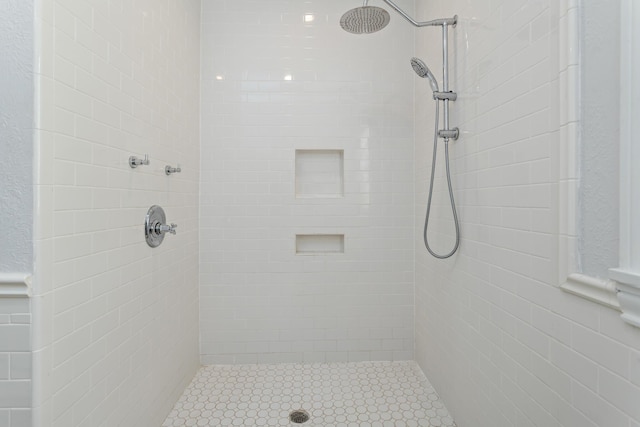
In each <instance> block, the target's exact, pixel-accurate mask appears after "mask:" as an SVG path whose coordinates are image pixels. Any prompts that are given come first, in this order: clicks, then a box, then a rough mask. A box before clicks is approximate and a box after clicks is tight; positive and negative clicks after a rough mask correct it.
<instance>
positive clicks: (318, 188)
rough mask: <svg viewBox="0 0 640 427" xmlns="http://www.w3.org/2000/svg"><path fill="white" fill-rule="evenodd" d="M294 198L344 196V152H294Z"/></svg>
mask: <svg viewBox="0 0 640 427" xmlns="http://www.w3.org/2000/svg"><path fill="white" fill-rule="evenodd" d="M295 174H296V178H295V179H296V197H299V198H315V197H317V198H336V197H343V196H344V150H296V172H295Z"/></svg>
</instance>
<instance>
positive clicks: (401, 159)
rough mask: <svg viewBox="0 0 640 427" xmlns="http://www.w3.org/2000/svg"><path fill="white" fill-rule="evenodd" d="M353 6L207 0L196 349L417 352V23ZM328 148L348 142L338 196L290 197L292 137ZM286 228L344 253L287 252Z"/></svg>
mask: <svg viewBox="0 0 640 427" xmlns="http://www.w3.org/2000/svg"><path fill="white" fill-rule="evenodd" d="M399 3H400V5H401V6H402V7H403V8H406V9H407V10H409V11H413V2H412V1H408V0H407V1H401V2H399ZM361 5H362V3H361V2H358V1H354V2H351V3H350V2H345V1H343V0H330V1H326V0H312V1H305V2H300V1H298V0H286V1H279V2H263V1H260V2H257V1H248V0H237V1H233V2H228V1H226V2H223V1H206V2H203V7H204V9H203V22H204V24H203V33H202V36H203V38H202V54H203V60H202V79H203V82H202V100H201V112H202V131H201V132H202V157H201V160H202V163H201V171H202V174H201V176H202V181H201V185H200V189H201V210H200V215H201V225H202V233H201V237H200V239H201V240H200V262H201V264H200V265H201V270H200V271H201V274H200V282H201V283H200V316H201V317H200V320H201V337H200V342H201V352H202V356H201V360H202V361H203V363H256V362H261V363H263V362H267V363H269V362H325V361H326V362H332V361H356V360H378V359H381V360H392V359H395V360H398V359H411V358H412V357H413V344H412V343H413V330H412V328H413V326H412V324H413V246H412V240H413V237H412V236H413V159H412V156H413V81H412V78H411V76H412V75H413V71H412V70H411V67H410V65H409V59H410V58H411V56H412V53H413V30H412V28H411V26H409V25H407V24H406V23H405V22H404V21H403V20H402V19H401V18H399V17H398V16H394V17H393V19H392V22H391V24H390V25H389V26H388V27H387V28H385V29H384V30H383V31H382V32H379V33H376V34H372V35H368V36H367V35H362V36H356V35H352V34H349V33H347V32H344V31H343V30H342V29H341V28H340V26H339V20H340V17H341V16H342V14H343V13H344V12H346V11H347V10H348V9H350V8H352V7H356V6H361ZM305 15H313V17H314V20H313V21H311V22H307V23H305V21H304V17H305ZM287 76H291V77H290V78H291V80H287V78H288V77H287ZM218 78H219V79H218ZM322 149H330V150H344V171H343V173H344V196H342V197H334V198H328V197H316V198H314V197H303V198H300V197H298V198H296V187H295V182H296V177H295V165H296V161H295V151H296V150H322ZM321 157H322V156H321ZM327 157H328V158H330V157H331V156H327ZM313 163H315V162H313V161H312V162H311V164H313ZM319 163H320V164H322V160H319ZM333 167H334V165H333V163H332V164H328V165H327V166H326V168H324V169H323V168H321V170H325V171H326V170H332V171H335V170H336V169H333ZM311 169H313V167H312V168H311ZM303 170H307V169H305V168H304V167H303ZM334 175H339V173H337V172H334ZM325 178H326V179H328V181H329V183H330V182H331V180H332V179H333V178H337V177H336V176H334V177H333V178H332V177H327V176H325V177H324V178H311V179H312V180H313V179H318V180H319V181H322V180H323V179H325ZM329 183H328V184H327V185H328V186H329V187H331V185H329ZM334 184H335V183H334ZM313 187H314V186H313V185H310V186H305V188H313ZM321 187H322V186H321ZM332 188H335V186H334V187H332ZM318 191H319V193H323V192H324V190H323V189H321V190H318ZM327 191H329V190H328V189H327ZM296 234H305V235H306V234H331V235H335V234H344V253H342V254H320V255H308V254H305V255H296V249H295V247H296V246H295V236H296ZM336 246H339V245H336ZM332 247H333V246H332ZM305 248H306V246H305ZM305 250H306V249H305Z"/></svg>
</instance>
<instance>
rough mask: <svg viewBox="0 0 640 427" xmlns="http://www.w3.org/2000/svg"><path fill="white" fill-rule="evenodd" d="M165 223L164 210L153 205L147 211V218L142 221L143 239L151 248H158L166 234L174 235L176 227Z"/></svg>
mask: <svg viewBox="0 0 640 427" xmlns="http://www.w3.org/2000/svg"><path fill="white" fill-rule="evenodd" d="M166 221H167V217H166V216H165V214H164V209H162V208H161V207H160V206H158V205H153V206H151V207H150V208H149V210H148V211H147V216H146V217H145V219H144V237H145V239H146V240H147V244H148V245H149V246H151V247H152V248H155V247H158V246H160V243H162V241H163V240H164V235H165V234H166V233H171V234H176V227H177V226H178V225H177V224H173V223H172V224H170V225H167V224H165V223H166Z"/></svg>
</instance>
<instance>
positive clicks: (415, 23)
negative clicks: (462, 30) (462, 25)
mask: <svg viewBox="0 0 640 427" xmlns="http://www.w3.org/2000/svg"><path fill="white" fill-rule="evenodd" d="M383 1H384V2H385V3H386V4H388V5H389V6H391V7H392V8H393V9H394V10H395V11H396V12H398V13H399V14H400V15H402V17H403V18H404V19H406V20H407V21H409V22H410V23H411V24H412V25H413V26H415V27H435V26H438V25H452V26H454V27H455V26H456V24H457V23H458V16H457V15H456V16H454V17H453V18H444V19H434V20H432V21H424V22H418V21H416V20H415V19H413V18H412V17H410V16H409V15H407V13H406V12H405V11H404V10H402V9H400V6H398V5H397V4H395V3H394V2H392V1H391V0H383Z"/></svg>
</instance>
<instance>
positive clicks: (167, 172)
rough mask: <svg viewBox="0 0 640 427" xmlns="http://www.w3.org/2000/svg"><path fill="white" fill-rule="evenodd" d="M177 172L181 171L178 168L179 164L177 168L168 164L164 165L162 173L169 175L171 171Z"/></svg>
mask: <svg viewBox="0 0 640 427" xmlns="http://www.w3.org/2000/svg"><path fill="white" fill-rule="evenodd" d="M179 172H182V169H180V166H178V167H177V168H172V167H171V166H169V165H167V166H165V167H164V173H166V174H167V175H171V174H172V173H179Z"/></svg>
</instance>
